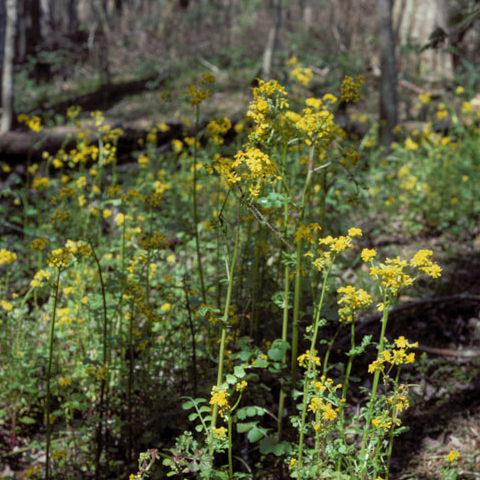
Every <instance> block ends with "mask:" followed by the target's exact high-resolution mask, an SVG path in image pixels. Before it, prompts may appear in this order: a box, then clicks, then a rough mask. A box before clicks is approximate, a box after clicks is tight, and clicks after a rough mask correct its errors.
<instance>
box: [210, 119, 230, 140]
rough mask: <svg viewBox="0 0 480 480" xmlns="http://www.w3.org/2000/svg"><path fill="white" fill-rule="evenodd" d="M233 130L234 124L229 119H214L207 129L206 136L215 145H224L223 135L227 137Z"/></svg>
mask: <svg viewBox="0 0 480 480" xmlns="http://www.w3.org/2000/svg"><path fill="white" fill-rule="evenodd" d="M231 128H232V122H231V121H230V119H229V118H227V117H223V118H219V119H214V120H211V121H210V122H209V124H208V125H207V128H206V129H205V135H206V136H207V137H208V138H210V140H211V141H212V142H213V143H216V144H218V145H221V144H223V138H222V135H225V134H226V133H227V132H228V131H229V130H230V129H231Z"/></svg>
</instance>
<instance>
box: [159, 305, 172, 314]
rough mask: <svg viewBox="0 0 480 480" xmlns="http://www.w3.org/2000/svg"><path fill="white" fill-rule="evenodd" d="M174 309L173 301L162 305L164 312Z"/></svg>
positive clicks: (161, 308)
mask: <svg viewBox="0 0 480 480" xmlns="http://www.w3.org/2000/svg"><path fill="white" fill-rule="evenodd" d="M171 309H172V304H171V303H164V304H163V305H162V306H161V307H160V310H161V311H162V312H164V313H166V312H169V311H170V310H171Z"/></svg>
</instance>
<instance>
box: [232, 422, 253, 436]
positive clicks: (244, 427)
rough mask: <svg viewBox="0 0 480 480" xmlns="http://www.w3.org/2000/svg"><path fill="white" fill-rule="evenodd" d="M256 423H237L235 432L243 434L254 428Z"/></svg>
mask: <svg viewBox="0 0 480 480" xmlns="http://www.w3.org/2000/svg"><path fill="white" fill-rule="evenodd" d="M257 423H258V422H245V423H237V432H238V433H244V432H247V431H248V430H251V429H252V428H256V426H257Z"/></svg>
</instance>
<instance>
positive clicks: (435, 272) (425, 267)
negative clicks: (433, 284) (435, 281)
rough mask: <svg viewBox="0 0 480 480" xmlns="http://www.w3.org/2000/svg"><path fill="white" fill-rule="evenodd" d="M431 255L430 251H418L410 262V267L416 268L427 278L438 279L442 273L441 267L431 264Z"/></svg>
mask: <svg viewBox="0 0 480 480" xmlns="http://www.w3.org/2000/svg"><path fill="white" fill-rule="evenodd" d="M432 255H433V252H432V251H431V250H419V251H418V252H417V253H416V254H415V255H414V256H413V258H412V259H411V260H410V265H411V266H412V267H418V269H419V270H421V271H422V272H425V273H426V274H427V275H428V276H429V277H432V278H438V277H440V275H441V273H442V269H441V267H440V266H439V265H438V264H436V263H435V262H432V260H430V258H429V257H431V256H432Z"/></svg>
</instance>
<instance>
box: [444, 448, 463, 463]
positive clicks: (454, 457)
mask: <svg viewBox="0 0 480 480" xmlns="http://www.w3.org/2000/svg"><path fill="white" fill-rule="evenodd" d="M459 458H460V453H459V452H458V451H457V450H452V451H451V452H450V453H449V454H448V455H447V456H446V457H445V460H446V461H447V462H450V463H453V462H455V461H456V460H458V459H459Z"/></svg>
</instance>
